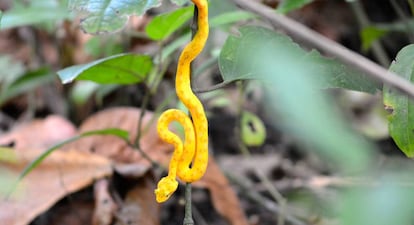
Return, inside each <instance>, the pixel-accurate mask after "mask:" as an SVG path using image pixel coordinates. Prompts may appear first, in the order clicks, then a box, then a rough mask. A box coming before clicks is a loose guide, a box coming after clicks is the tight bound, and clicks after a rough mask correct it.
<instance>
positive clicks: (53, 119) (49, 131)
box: [0, 115, 76, 150]
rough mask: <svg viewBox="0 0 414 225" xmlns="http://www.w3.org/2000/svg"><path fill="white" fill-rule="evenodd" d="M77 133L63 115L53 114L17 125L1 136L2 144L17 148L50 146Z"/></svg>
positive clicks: (0, 143)
mask: <svg viewBox="0 0 414 225" xmlns="http://www.w3.org/2000/svg"><path fill="white" fill-rule="evenodd" d="M75 134H76V128H75V126H74V125H73V124H72V123H71V122H69V121H68V120H66V119H65V118H63V117H60V116H57V115H51V116H48V117H46V118H45V119H38V120H33V121H31V122H29V123H25V124H21V125H19V126H17V127H15V128H14V129H13V130H12V131H11V132H9V133H7V134H4V135H2V136H1V137H0V145H2V146H13V148H15V149H22V150H23V149H42V148H45V149H46V148H49V147H51V146H53V145H55V144H57V143H59V142H61V141H64V140H66V139H68V138H71V137H73V136H74V135H75Z"/></svg>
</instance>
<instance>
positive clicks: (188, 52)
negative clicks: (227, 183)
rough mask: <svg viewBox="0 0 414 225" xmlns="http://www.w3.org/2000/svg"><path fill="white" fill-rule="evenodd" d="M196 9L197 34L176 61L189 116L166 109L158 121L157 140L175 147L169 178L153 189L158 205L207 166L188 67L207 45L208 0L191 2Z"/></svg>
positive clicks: (203, 125) (204, 128) (203, 128)
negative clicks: (175, 127) (180, 130)
mask: <svg viewBox="0 0 414 225" xmlns="http://www.w3.org/2000/svg"><path fill="white" fill-rule="evenodd" d="M191 1H192V2H193V3H194V4H195V5H196V7H197V9H198V17H197V27H198V28H197V32H196V34H195V36H194V38H193V39H192V40H191V42H190V43H188V44H187V46H185V48H184V50H183V51H182V53H181V55H180V58H179V60H178V66H177V74H176V80H175V87H176V92H177V96H178V98H179V99H180V100H181V102H183V103H184V105H185V106H186V107H187V109H188V110H189V111H190V114H191V116H192V119H193V120H191V119H190V118H189V117H188V115H186V114H185V113H184V112H182V111H180V110H178V109H169V110H166V111H165V112H164V113H163V114H161V116H160V118H159V119H158V125H157V130H158V134H159V136H160V138H161V139H162V140H163V141H165V142H167V143H170V144H172V145H174V148H175V149H174V153H173V155H172V158H171V161H170V165H169V168H168V170H169V171H168V175H167V176H166V177H163V178H162V179H161V180H160V181H159V182H158V187H157V189H155V197H156V200H157V202H164V201H166V200H168V198H169V197H170V196H171V195H172V194H173V193H174V192H175V190H176V189H177V187H178V182H177V180H176V176H178V177H179V178H180V179H181V180H182V181H184V182H188V183H191V182H194V181H197V180H199V179H200V178H201V177H202V176H203V175H204V173H205V171H206V168H207V163H208V124H207V118H206V115H205V113H204V108H203V105H202V104H201V102H200V100H199V99H198V98H197V96H196V95H195V94H194V92H193V91H192V89H191V82H190V64H191V62H192V61H193V60H194V59H195V58H196V57H197V56H198V54H200V52H201V51H202V50H203V48H204V45H205V43H206V41H207V37H208V32H209V27H208V3H207V0H191ZM172 121H177V122H179V123H180V124H181V125H182V126H183V127H184V132H185V141H184V144H183V142H182V140H181V139H180V138H179V137H178V136H177V135H176V134H174V133H173V132H171V131H170V130H169V129H168V125H169V124H170V123H171V122H172Z"/></svg>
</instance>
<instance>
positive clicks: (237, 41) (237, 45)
mask: <svg viewBox="0 0 414 225" xmlns="http://www.w3.org/2000/svg"><path fill="white" fill-rule="evenodd" d="M261 43H266V44H267V45H268V47H264V48H268V49H273V50H274V51H273V52H269V55H268V57H270V59H271V61H272V62H270V63H271V64H272V65H274V66H277V67H278V68H281V71H289V70H291V68H292V67H295V66H298V65H301V66H307V68H306V70H307V71H308V72H309V75H310V76H312V77H311V78H312V79H314V80H316V81H317V84H318V88H346V89H351V90H356V91H364V92H369V93H375V92H376V90H377V89H378V88H379V85H378V84H376V83H374V82H372V81H371V80H369V79H367V77H366V76H364V75H363V74H361V73H359V72H356V71H354V70H352V69H350V68H348V67H346V66H344V65H343V64H340V63H339V62H337V61H336V60H334V59H328V58H325V57H322V56H321V55H320V54H319V53H318V52H316V51H311V52H307V51H305V50H303V49H302V48H301V47H300V46H299V45H298V44H296V43H294V42H293V41H292V40H291V39H290V38H288V37H287V36H285V35H283V34H280V33H277V32H274V31H272V30H269V29H266V28H262V27H253V26H247V27H242V28H241V29H240V35H238V36H231V37H229V38H228V39H227V41H226V43H225V44H224V46H223V48H222V50H221V54H220V57H219V67H220V71H221V73H222V76H223V79H224V81H233V80H239V79H258V80H263V79H266V78H267V77H266V76H267V75H266V74H260V72H259V71H260V70H257V68H256V65H257V64H261V61H262V60H263V59H262V58H255V59H252V61H251V62H249V63H247V64H246V63H244V62H242V61H241V60H239V58H238V57H240V55H242V54H246V53H245V52H246V48H248V49H257V48H259V47H263V46H262V44H261ZM278 49H285V50H287V51H289V54H291V55H292V57H293V58H294V59H295V60H294V61H293V62H291V63H289V64H285V63H284V62H285V60H281V59H284V57H285V54H286V52H283V51H279V50H278ZM258 50H261V49H258ZM304 61H306V62H307V63H306V64H301V62H304ZM295 62H297V63H298V64H297V65H295Z"/></svg>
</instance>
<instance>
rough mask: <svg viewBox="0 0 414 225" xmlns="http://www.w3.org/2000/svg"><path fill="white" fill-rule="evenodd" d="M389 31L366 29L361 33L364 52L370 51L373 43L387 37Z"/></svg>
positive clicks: (373, 28) (374, 28)
mask: <svg viewBox="0 0 414 225" xmlns="http://www.w3.org/2000/svg"><path fill="white" fill-rule="evenodd" d="M387 33H388V31H387V30H384V29H380V28H377V27H372V26H370V27H366V28H364V29H363V30H362V31H361V41H362V50H363V51H368V50H369V48H371V45H372V43H374V42H375V41H377V40H378V39H380V38H382V37H384V36H385V35H387Z"/></svg>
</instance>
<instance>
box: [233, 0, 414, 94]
mask: <svg viewBox="0 0 414 225" xmlns="http://www.w3.org/2000/svg"><path fill="white" fill-rule="evenodd" d="M231 1H233V2H234V3H235V4H236V5H238V6H239V7H241V8H243V9H246V10H248V11H251V12H253V13H256V14H258V15H260V16H261V17H263V18H265V19H267V20H269V22H270V23H271V24H272V25H274V26H276V27H279V28H280V29H282V30H284V31H285V32H286V33H287V34H288V35H290V36H291V37H292V39H294V40H296V41H300V42H303V43H304V44H306V45H308V46H310V47H313V48H316V49H318V50H320V51H322V52H324V53H327V54H328V55H331V56H335V57H336V58H337V59H338V60H340V61H341V62H343V63H344V64H347V65H349V66H352V67H354V68H356V69H357V70H360V71H361V72H364V73H365V74H366V75H368V76H369V77H371V78H372V79H375V80H377V81H380V82H382V83H384V84H388V85H390V86H391V87H394V88H396V89H398V90H400V91H401V92H403V93H405V94H407V95H408V96H410V97H411V98H414V85H412V84H411V83H410V82H409V81H407V80H406V79H404V78H402V77H399V76H398V75H397V74H395V73H393V72H390V71H387V70H386V69H384V68H383V67H381V66H379V65H377V64H376V63H374V62H372V61H371V60H369V59H367V58H365V57H363V56H361V55H359V54H357V53H355V52H353V51H351V50H349V49H347V48H345V47H344V46H342V45H340V44H338V43H336V42H334V41H332V40H330V39H328V38H326V37H325V36H323V35H321V34H318V33H316V32H315V31H312V30H311V29H309V28H307V27H306V26H304V25H302V24H300V23H298V22H296V21H294V20H292V19H289V18H287V17H285V16H283V15H279V14H277V13H276V12H275V11H274V10H273V9H271V8H269V7H267V6H264V5H262V4H260V3H258V2H256V1H252V0H231Z"/></svg>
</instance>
